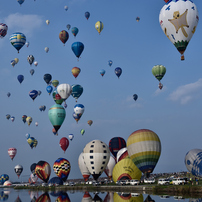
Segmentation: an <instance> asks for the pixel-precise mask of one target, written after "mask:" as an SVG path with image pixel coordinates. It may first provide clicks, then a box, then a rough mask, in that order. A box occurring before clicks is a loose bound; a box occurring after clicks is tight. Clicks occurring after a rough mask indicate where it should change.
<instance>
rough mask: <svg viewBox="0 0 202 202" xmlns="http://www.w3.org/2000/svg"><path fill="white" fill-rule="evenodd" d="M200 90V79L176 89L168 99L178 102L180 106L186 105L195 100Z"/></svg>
mask: <svg viewBox="0 0 202 202" xmlns="http://www.w3.org/2000/svg"><path fill="white" fill-rule="evenodd" d="M201 90H202V79H199V80H198V81H196V82H195V83H190V84H186V85H183V86H180V87H178V88H177V89H176V90H175V91H174V92H172V93H171V94H170V95H169V99H170V100H172V101H176V102H180V103H181V104H187V103H188V102H190V101H191V100H193V99H196V98H197V97H198V95H199V93H200V91H201Z"/></svg>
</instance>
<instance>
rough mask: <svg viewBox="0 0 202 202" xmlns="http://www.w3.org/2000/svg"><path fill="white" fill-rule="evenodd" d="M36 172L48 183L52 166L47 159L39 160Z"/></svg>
mask: <svg viewBox="0 0 202 202" xmlns="http://www.w3.org/2000/svg"><path fill="white" fill-rule="evenodd" d="M35 173H36V175H37V176H38V177H39V178H40V179H41V180H43V181H44V182H45V183H47V182H48V180H49V177H50V174H51V167H50V165H49V163H48V162H46V161H39V162H38V163H37V164H36V167H35Z"/></svg>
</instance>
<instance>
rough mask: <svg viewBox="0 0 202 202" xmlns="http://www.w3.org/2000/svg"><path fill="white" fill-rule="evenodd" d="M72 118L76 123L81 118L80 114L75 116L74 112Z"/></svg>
mask: <svg viewBox="0 0 202 202" xmlns="http://www.w3.org/2000/svg"><path fill="white" fill-rule="evenodd" d="M72 116H73V118H74V119H75V120H76V122H77V123H78V121H79V119H80V118H81V116H82V114H76V113H75V112H73V114H72Z"/></svg>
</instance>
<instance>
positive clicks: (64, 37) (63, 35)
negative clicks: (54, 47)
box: [59, 30, 69, 45]
mask: <svg viewBox="0 0 202 202" xmlns="http://www.w3.org/2000/svg"><path fill="white" fill-rule="evenodd" d="M59 39H60V41H62V43H63V44H64V45H65V43H66V42H67V40H68V39H69V34H68V32H67V31H65V30H62V31H61V32H60V33H59Z"/></svg>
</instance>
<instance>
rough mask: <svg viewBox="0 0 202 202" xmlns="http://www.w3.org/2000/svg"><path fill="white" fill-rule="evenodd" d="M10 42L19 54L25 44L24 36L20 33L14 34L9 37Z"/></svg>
mask: <svg viewBox="0 0 202 202" xmlns="http://www.w3.org/2000/svg"><path fill="white" fill-rule="evenodd" d="M10 42H11V45H13V46H14V48H15V49H17V51H18V52H19V50H20V49H21V48H22V47H23V46H24V44H25V42H26V36H25V35H24V34H22V33H20V32H15V33H13V34H12V35H11V36H10Z"/></svg>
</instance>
